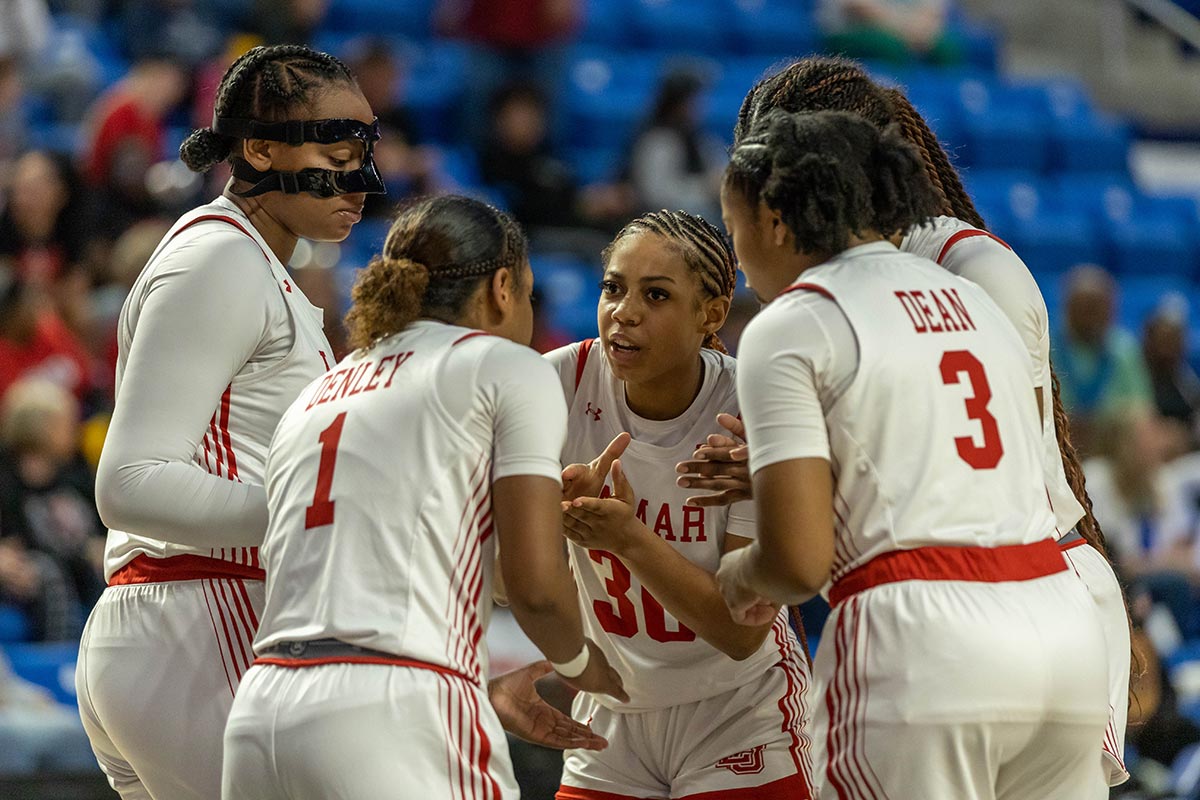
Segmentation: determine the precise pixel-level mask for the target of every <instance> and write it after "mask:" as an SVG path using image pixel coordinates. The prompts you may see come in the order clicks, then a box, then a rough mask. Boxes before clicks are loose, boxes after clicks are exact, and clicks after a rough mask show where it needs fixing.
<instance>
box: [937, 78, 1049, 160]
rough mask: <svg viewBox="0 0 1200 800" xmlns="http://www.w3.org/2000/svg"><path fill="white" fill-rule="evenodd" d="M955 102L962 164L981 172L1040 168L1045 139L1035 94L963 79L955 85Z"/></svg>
mask: <svg viewBox="0 0 1200 800" xmlns="http://www.w3.org/2000/svg"><path fill="white" fill-rule="evenodd" d="M957 99H958V103H959V107H960V109H961V112H962V133H963V144H964V145H965V146H964V149H963V158H964V161H965V162H966V163H968V164H970V165H971V166H974V167H977V168H981V169H1028V170H1033V171H1038V172H1040V171H1042V170H1044V169H1045V168H1046V165H1047V163H1048V162H1049V139H1048V137H1047V135H1046V133H1045V131H1044V129H1043V125H1044V124H1045V113H1044V110H1043V108H1042V107H1041V104H1040V103H1039V102H1038V98H1037V96H1036V94H1035V93H1031V92H1029V91H1025V90H1023V89H1021V88H1018V87H1010V86H1005V85H1003V84H1000V83H996V82H988V81H984V80H980V79H978V78H967V79H965V80H963V81H961V82H960V83H959V85H958V92H957Z"/></svg>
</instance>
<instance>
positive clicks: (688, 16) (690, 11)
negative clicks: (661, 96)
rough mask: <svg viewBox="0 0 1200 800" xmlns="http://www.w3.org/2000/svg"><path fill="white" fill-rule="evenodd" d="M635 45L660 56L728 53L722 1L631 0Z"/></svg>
mask: <svg viewBox="0 0 1200 800" xmlns="http://www.w3.org/2000/svg"><path fill="white" fill-rule="evenodd" d="M630 3H631V6H630V11H631V17H630V24H631V25H632V28H633V33H634V37H635V41H636V42H637V44H639V45H641V46H642V47H645V48H648V49H651V50H659V51H662V52H668V53H670V52H679V51H686V52H689V53H703V54H713V53H722V52H725V51H727V50H729V49H730V46H731V45H732V44H733V42H732V41H731V40H730V36H729V22H730V20H729V19H728V13H727V12H728V8H727V7H726V6H725V4H724V2H723V1H722V0H630Z"/></svg>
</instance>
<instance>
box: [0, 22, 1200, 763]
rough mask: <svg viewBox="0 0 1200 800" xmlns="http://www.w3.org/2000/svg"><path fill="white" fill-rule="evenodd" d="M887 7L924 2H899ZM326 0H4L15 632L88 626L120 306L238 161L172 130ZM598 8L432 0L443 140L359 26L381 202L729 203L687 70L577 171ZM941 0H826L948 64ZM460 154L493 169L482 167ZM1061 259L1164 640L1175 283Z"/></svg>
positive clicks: (586, 219) (1070, 327)
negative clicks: (1152, 287) (577, 39)
mask: <svg viewBox="0 0 1200 800" xmlns="http://www.w3.org/2000/svg"><path fill="white" fill-rule="evenodd" d="M898 5H903V6H904V7H905V8H908V9H909V11H910V13H906V14H904V15H898V14H897V10H896V6H898ZM327 6H328V2H327V0H287V2H282V3H272V2H263V1H262V0H129V2H122V3H116V2H106V0H60V1H59V2H53V3H47V0H0V18H2V19H4V20H5V21H4V23H3V24H2V25H0V609H7V610H8V611H9V612H12V613H15V614H16V615H17V618H18V619H20V620H21V621H22V624H24V625H25V626H26V627H25V628H24V630H23V634H22V636H21V638H24V639H27V640H30V641H45V642H51V641H71V640H74V639H77V638H78V636H79V634H80V630H81V626H82V622H83V620H84V619H85V618H86V615H87V611H88V609H89V608H90V607H91V604H92V603H94V601H95V600H96V599H97V597H98V596H99V594H100V592H101V591H102V590H103V586H104V582H103V576H102V564H101V559H102V550H103V543H104V534H105V529H104V527H103V525H102V523H101V521H100V519H99V517H98V515H97V513H96V509H95V504H94V496H93V494H94V486H93V472H94V468H95V466H96V463H97V459H98V457H99V453H100V448H101V446H102V442H103V437H104V430H105V424H106V419H107V415H108V413H109V412H110V411H111V408H112V404H113V375H114V368H115V364H116V358H117V353H116V326H117V320H118V315H119V312H120V308H121V304H122V302H123V301H124V298H125V296H126V294H127V293H128V291H129V289H130V287H131V286H132V284H133V281H134V280H135V279H136V277H137V275H138V273H139V271H140V270H141V269H142V267H143V266H144V265H145V264H146V262H147V261H148V260H149V258H150V257H151V255H152V254H153V252H154V250H155V247H156V246H157V244H158V242H159V240H160V238H161V237H162V236H163V234H164V233H165V231H166V230H167V228H168V226H169V224H170V222H171V221H172V220H173V219H174V218H175V217H176V216H177V215H178V214H179V213H181V212H182V211H184V210H186V209H187V208H188V207H190V206H192V205H194V204H196V203H197V202H199V201H201V199H203V198H207V197H210V196H212V195H215V194H216V193H218V192H219V191H220V188H221V186H222V185H223V183H224V181H225V180H226V179H227V176H228V173H227V172H226V173H221V172H220V170H217V171H216V172H217V173H218V174H217V175H215V176H214V177H213V178H212V179H211V180H208V181H201V180H199V179H198V178H195V177H194V176H191V175H190V174H188V173H187V172H186V170H185V169H184V168H183V167H182V166H181V165H180V164H179V163H178V162H177V161H175V160H174V159H173V157H172V153H171V152H170V149H171V146H172V143H173V140H172V136H173V132H174V131H177V130H179V129H186V128H188V127H190V126H202V125H206V124H208V123H209V120H208V119H206V118H204V115H203V113H202V112H201V111H200V110H201V109H211V108H212V105H213V92H214V90H215V89H214V87H215V86H216V84H217V82H218V81H219V79H220V76H221V75H222V73H223V72H224V69H225V68H226V66H227V65H228V64H229V63H231V61H232V60H233V59H234V58H235V57H236V56H237V55H239V54H240V53H241V52H244V51H245V50H246V49H248V48H249V47H250V46H252V45H254V44H256V43H260V42H282V41H312V37H313V35H314V33H315V32H316V31H317V30H318V29H319V26H320V24H321V22H322V20H323V19H324V17H325V15H326V14H327V13H328V7H327ZM914 6H915V7H917V8H918V9H919V13H915V12H912V8H913V7H914ZM583 10H584V9H583V0H503V2H501V0H492V1H491V2H486V1H485V0H478V1H477V2H472V0H444V1H443V2H441V3H438V4H437V5H436V8H435V9H434V13H435V15H436V16H435V20H434V26H435V29H436V30H437V31H439V32H440V33H441V34H443V35H447V36H454V37H458V38H460V39H462V40H464V41H466V42H468V43H469V44H470V51H469V52H470V62H469V74H470V75H471V78H472V79H471V81H470V82H469V87H470V90H469V91H468V93H467V95H466V97H465V99H464V102H463V105H462V108H461V119H459V120H457V121H456V123H455V126H454V129H455V130H456V131H457V136H458V138H457V140H456V141H453V142H451V143H449V146H447V143H444V142H440V143H438V144H433V143H431V142H427V141H424V140H423V139H422V137H421V135H420V133H419V131H420V126H419V125H418V124H416V121H415V119H414V112H413V111H412V110H411V109H410V108H408V107H407V106H406V103H405V92H404V81H405V70H406V64H405V61H404V57H403V54H402V53H398V52H397V51H396V50H395V49H394V48H393V47H391V46H389V44H388V43H387V42H386V41H384V40H374V39H369V38H365V39H363V40H361V41H359V42H356V43H354V45H353V47H352V48H351V50H352V52H351V53H349V62H350V66H351V68H352V69H353V70H354V71H355V72H356V74H357V76H358V79H359V82H360V85H361V87H362V89H363V92H364V94H365V96H366V97H367V99H368V101H369V102H370V103H371V105H372V108H373V109H374V111H375V113H376V114H377V115H378V117H379V120H380V126H381V130H382V132H383V138H382V140H381V141H380V142H379V145H378V147H377V149H376V159H377V162H378V166H379V169H380V171H381V173H382V175H383V178H384V181H385V183H386V185H387V188H388V195H387V196H386V197H383V196H372V197H371V198H369V201H368V205H367V209H366V211H367V214H368V215H369V216H371V217H376V218H384V219H386V218H387V217H388V216H389V215H390V214H392V212H393V210H394V208H395V206H396V204H397V203H401V202H403V201H404V200H405V199H407V198H412V197H416V196H420V195H425V194H429V193H437V192H441V191H449V190H454V191H467V192H471V193H475V194H478V195H481V196H483V197H485V198H488V199H490V200H492V201H493V202H495V203H497V204H500V205H503V206H504V207H506V208H507V209H509V210H510V211H511V212H512V213H513V214H514V215H515V217H516V218H517V219H518V220H519V221H520V222H521V223H522V225H523V226H524V227H525V229H526V230H527V231H528V233H529V235H530V238H531V244H532V248H533V251H534V252H571V253H576V254H579V255H582V256H583V257H585V258H588V259H590V260H593V261H596V262H597V263H598V256H599V251H600V250H601V249H602V248H603V246H604V245H605V244H606V243H607V242H608V240H609V239H610V237H611V235H612V233H613V232H615V230H616V229H617V228H619V227H620V226H621V224H623V223H624V222H625V221H627V220H628V219H630V218H631V217H633V216H635V215H637V214H639V213H641V212H643V211H646V210H651V209H657V208H663V207H666V208H672V209H675V208H679V209H685V210H688V211H691V212H693V213H697V214H700V215H702V216H704V217H706V218H707V219H709V220H710V221H713V222H714V223H718V224H719V220H720V213H719V203H718V196H717V195H718V188H719V176H720V174H721V171H722V170H723V168H724V164H725V152H724V147H723V143H722V142H720V141H716V140H713V139H712V138H711V137H710V136H708V135H707V134H706V133H705V132H704V130H703V126H702V125H701V123H700V101H701V98H702V95H703V92H704V82H703V78H702V76H700V75H698V74H694V73H692V72H688V71H674V72H670V73H668V74H667V75H665V76H664V77H663V79H662V82H661V85H660V86H659V89H658V92H657V96H656V97H655V99H654V102H653V103H652V105H651V106H650V107H647V108H645V109H643V112H642V117H641V120H642V121H641V122H640V124H639V125H637V127H636V130H635V131H634V133H633V135H632V136H631V138H630V139H629V141H628V143H627V147H626V148H625V150H624V152H623V153H622V154H621V156H620V163H619V164H616V165H614V167H615V168H614V169H613V170H611V172H610V174H611V176H612V177H611V178H610V179H606V180H604V181H600V182H586V181H584V180H581V179H580V178H579V177H578V174H579V173H578V170H577V168H576V165H574V164H572V162H571V160H570V158H569V157H568V156H567V155H566V154H565V153H564V151H563V149H562V147H561V141H562V138H563V137H562V126H563V125H564V124H565V123H564V118H563V114H562V113H561V109H560V107H559V105H560V104H559V97H560V90H561V82H562V79H563V72H564V70H563V48H564V46H565V44H566V43H568V42H569V41H570V39H571V36H572V35H573V32H574V31H575V30H576V29H577V28H578V25H579V23H580V15H581V14H582V13H583ZM51 11H54V12H56V13H61V12H69V13H72V14H75V15H78V16H80V17H83V18H87V19H91V20H93V21H106V22H107V23H109V25H110V29H111V30H113V31H117V32H119V34H120V41H118V42H116V46H117V47H119V48H120V49H121V52H122V53H123V55H124V56H125V57H126V58H128V59H129V61H130V63H131V64H132V66H131V67H130V69H129V70H128V72H127V73H125V74H123V75H121V76H119V79H118V80H115V81H114V82H111V84H109V85H105V81H104V80H103V76H100V75H97V72H96V69H95V65H94V64H91V63H89V62H88V55H87V53H86V51H83V50H77V51H75V52H72V51H71V50H70V48H64V47H62V46H61V44H62V40H61V39H56V38H55V37H54V35H53V26H54V22H53V19H52V17H51V16H50V12H51ZM946 12H947V9H946V4H945V3H944V2H937V1H936V0H934V1H933V2H924V3H892V2H887V1H886V0H871V1H870V2H868V0H828V2H825V3H822V4H820V8H819V9H818V15H817V19H818V20H820V21H821V24H822V25H823V26H824V31H823V37H824V41H826V42H827V44H828V45H829V46H830V47H831V48H833V49H836V50H837V51H838V52H844V53H849V54H854V55H859V56H865V57H871V58H876V59H891V60H904V59H921V60H924V61H928V62H930V63H935V64H943V63H953V62H954V61H955V60H956V59H957V58H959V56H958V55H956V53H957V45H956V42H955V41H954V40H953V37H952V36H951V35H949V34H948V33H946V31H945V30H944V28H943V26H942V24H941V23H942V21H943V20H944V16H945V14H946ZM36 102H46V103H51V104H52V105H53V106H54V113H55V116H56V117H57V118H59V119H64V120H74V121H75V122H77V123H78V124H79V126H81V127H80V128H79V130H80V131H81V132H82V133H81V135H80V140H79V141H78V142H75V143H73V144H72V145H67V146H64V143H63V142H54V141H44V140H39V139H38V138H37V137H36V136H34V135H33V133H32V132H31V131H32V129H31V128H30V127H29V126H28V125H26V124H25V120H26V116H27V111H28V109H29V108H30V107H31V104H33V103H36ZM463 158H467V159H468V160H470V161H471V162H472V170H471V171H470V172H471V174H473V175H476V176H477V178H478V181H477V182H474V183H472V184H470V185H465V184H464V181H463V178H462V172H463V171H462V170H461V169H459V168H458V164H457V162H458V161H460V160H461V159H463ZM302 253H303V254H304V255H302V256H301V258H300V261H301V263H297V264H294V265H293V266H294V267H296V268H297V273H296V274H297V281H298V282H299V283H300V284H301V285H302V286H303V288H304V289H305V291H306V293H308V295H309V296H310V298H311V299H312V300H313V302H314V303H316V304H317V305H321V306H324V307H325V308H326V310H327V330H328V333H329V338H330V340H331V342H333V343H334V344H335V347H336V346H338V345H339V344H340V343H341V342H343V341H344V337H343V335H342V333H341V328H340V326H341V321H340V316H341V311H342V309H343V303H344V298H343V297H342V296H341V294H340V291H339V287H338V285H337V283H336V281H335V280H334V276H333V271H332V270H330V269H328V267H329V266H331V265H330V264H328V263H322V261H321V256H320V252H319V250H318V249H316V248H309V249H302ZM598 277H599V275H598V273H597V278H598ZM1064 280H1065V281H1066V283H1065V287H1064V289H1063V292H1062V297H1063V301H1062V307H1061V308H1051V309H1049V310H1050V317H1051V320H1052V326H1053V330H1052V339H1053V360H1054V363H1055V367H1056V369H1057V371H1058V374H1059V376H1060V378H1061V382H1062V387H1061V388H1062V397H1063V400H1064V403H1065V405H1066V408H1067V410H1068V412H1069V414H1070V417H1071V428H1072V432H1073V438H1074V441H1075V444H1076V446H1077V447H1078V448H1079V450H1080V452H1081V454H1082V455H1083V456H1084V459H1085V460H1084V464H1085V473H1086V477H1087V483H1088V488H1089V492H1090V495H1091V498H1092V502H1093V504H1094V509H1095V514H1096V517H1097V519H1098V521H1099V523H1100V525H1101V526H1102V528H1103V530H1104V532H1105V535H1106V537H1107V541H1108V545H1109V547H1110V550H1111V555H1112V557H1113V560H1114V563H1115V564H1116V565H1117V567H1118V569H1119V571H1120V574H1121V576H1122V578H1123V579H1124V580H1125V581H1126V582H1127V585H1128V592H1129V599H1130V604H1131V609H1132V615H1133V619H1134V621H1135V622H1136V623H1137V624H1138V625H1139V626H1145V628H1146V630H1147V631H1148V632H1149V634H1150V639H1151V640H1152V642H1153V644H1154V646H1155V647H1156V648H1158V650H1159V652H1162V653H1164V654H1165V653H1166V652H1168V651H1169V650H1170V649H1171V648H1173V647H1174V646H1176V645H1177V644H1178V642H1180V641H1184V640H1188V639H1193V638H1197V637H1200V614H1198V613H1197V611H1198V609H1200V604H1198V603H1197V597H1198V595H1200V452H1198V449H1200V376H1198V375H1197V373H1196V371H1195V370H1194V368H1193V367H1192V366H1191V364H1190V362H1189V346H1188V341H1187V338H1188V331H1189V325H1188V320H1187V315H1188V308H1187V304H1186V300H1184V299H1183V298H1181V297H1173V296H1167V297H1164V298H1163V300H1162V302H1161V303H1160V305H1159V307H1158V308H1157V309H1156V310H1155V311H1154V313H1153V314H1152V315H1151V316H1150V318H1149V320H1148V321H1147V322H1146V323H1145V326H1144V329H1142V330H1125V329H1122V328H1120V327H1119V326H1118V325H1117V324H1116V322H1115V320H1116V318H1117V313H1116V309H1117V304H1118V303H1119V302H1120V287H1119V286H1118V284H1117V283H1116V281H1115V280H1114V278H1113V277H1112V276H1111V275H1109V274H1108V273H1107V272H1105V271H1104V270H1103V269H1102V268H1100V267H1096V266H1091V265H1081V266H1078V267H1077V268H1075V269H1074V270H1073V271H1071V272H1070V273H1069V274H1068V275H1067V277H1066V278H1065V279H1064ZM754 310H755V306H754V304H753V303H752V302H750V301H749V300H748V299H746V298H744V297H742V298H740V299H739V302H738V304H737V305H736V307H735V314H734V315H733V317H732V318H731V323H730V325H729V326H728V328H727V329H726V331H724V332H723V338H724V340H725V342H726V343H727V344H728V345H729V346H730V349H731V351H733V350H735V348H736V339H737V332H738V329H739V326H740V325H741V324H744V321H745V318H746V317H748V316H749V315H750V314H752V313H753V312H754ZM538 337H539V338H538V342H536V343H535V344H540V346H541V349H543V350H545V349H549V348H552V347H555V346H558V345H560V344H562V343H564V341H565V334H564V333H563V332H560V331H555V330H553V328H552V326H550V325H548V324H547V323H545V321H544V320H543V323H542V324H541V325H539V328H538ZM0 624H2V623H0ZM0 661H2V660H0ZM1151 669H1152V670H1153V672H1152V673H1151V674H1150V675H1149V677H1148V678H1146V679H1145V680H1147V681H1150V687H1151V688H1149V689H1147V690H1146V693H1145V694H1144V695H1143V697H1144V698H1153V699H1154V702H1152V703H1151V702H1149V700H1147V702H1146V703H1145V704H1144V706H1143V707H1142V708H1141V709H1140V710H1139V711H1138V712H1136V713H1134V714H1131V719H1139V718H1140V719H1141V720H1142V721H1144V720H1145V719H1146V718H1149V717H1153V716H1155V715H1159V716H1160V717H1162V718H1161V719H1159V721H1158V724H1157V725H1153V724H1152V725H1144V726H1142V727H1141V728H1138V729H1137V730H1138V731H1141V732H1142V733H1137V732H1133V733H1131V741H1133V742H1134V743H1135V744H1137V745H1138V747H1139V748H1140V749H1141V750H1142V752H1143V754H1151V755H1152V754H1154V753H1158V752H1159V750H1156V749H1155V748H1156V747H1158V748H1161V749H1162V754H1161V755H1154V756H1153V757H1155V758H1159V759H1161V760H1162V763H1164V764H1169V763H1170V761H1171V760H1172V759H1173V758H1174V756H1175V755H1177V754H1178V752H1179V750H1180V749H1182V747H1183V746H1184V745H1185V744H1187V743H1188V742H1194V741H1200V728H1197V727H1196V726H1195V725H1194V724H1193V723H1191V722H1189V721H1187V719H1186V718H1185V717H1184V716H1183V715H1180V714H1179V713H1178V711H1177V710H1175V709H1174V703H1173V702H1172V699H1171V697H1170V694H1171V685H1170V681H1169V680H1165V674H1166V673H1165V668H1163V667H1162V666H1161V665H1160V664H1159V663H1158V660H1157V659H1154V660H1153V666H1152V667H1151ZM5 675H6V673H4V672H3V669H2V666H0V733H2V732H3V731H4V730H5V728H4V724H5V723H4V721H3V709H4V708H5V707H6V705H7V706H9V707H10V708H11V707H12V705H13V704H14V703H15V701H14V700H13V698H14V697H16V696H17V694H16V693H15V692H14V691H12V690H10V691H5V689H4V687H5V686H9V687H10V689H11V687H12V686H14V683H13V681H14V679H12V678H10V677H5ZM35 705H36V704H35ZM1164 715H1165V716H1164ZM39 718H40V719H41V720H43V721H46V720H50V718H51V715H50V714H49V712H47V713H44V714H40V715H39ZM47 724H57V723H51V722H47ZM1171 726H1174V727H1171ZM29 730H32V729H31V728H30V729H29ZM1164 731H1167V733H1164ZM1161 740H1165V741H1166V744H1162V741H1161ZM50 749H52V750H54V749H57V750H58V751H59V752H60V753H62V752H66V750H64V749H63V748H61V747H58V746H55V747H51V748H50ZM2 750H4V748H3V747H0V751H2Z"/></svg>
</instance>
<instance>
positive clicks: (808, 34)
mask: <svg viewBox="0 0 1200 800" xmlns="http://www.w3.org/2000/svg"><path fill="white" fill-rule="evenodd" d="M725 15H726V19H725V20H722V23H721V27H722V29H723V30H724V31H725V35H726V36H729V35H730V33H732V40H731V43H732V44H733V45H734V46H735V47H737V49H738V50H740V51H741V52H743V53H750V54H755V55H760V56H768V57H770V56H779V57H784V58H796V57H799V56H804V55H808V54H809V53H811V52H813V51H814V50H816V49H817V31H816V24H815V22H814V20H813V15H812V9H811V7H810V4H809V3H805V2H798V0H729V4H728V7H727V10H726V11H725ZM747 88H749V87H747Z"/></svg>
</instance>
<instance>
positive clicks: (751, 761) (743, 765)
mask: <svg viewBox="0 0 1200 800" xmlns="http://www.w3.org/2000/svg"><path fill="white" fill-rule="evenodd" d="M764 749H766V745H765V744H760V745H759V746H758V747H751V748H750V749H749V750H743V751H742V752H740V753H734V754H733V755H731V756H726V757H725V758H722V759H721V760H720V761H718V762H717V763H716V764H714V765H713V766H714V767H716V768H718V769H727V770H729V771H730V772H732V773H733V774H734V775H755V774H757V773H759V772H762V771H763V767H764V766H765V765H764V764H763V750H764Z"/></svg>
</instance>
